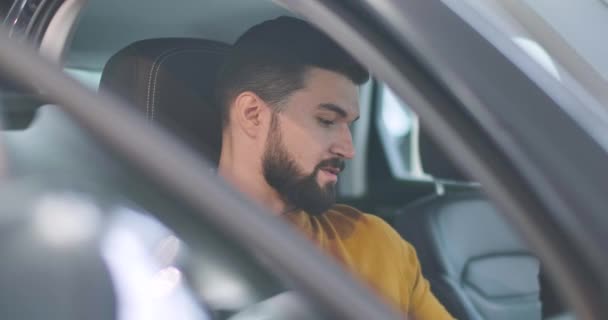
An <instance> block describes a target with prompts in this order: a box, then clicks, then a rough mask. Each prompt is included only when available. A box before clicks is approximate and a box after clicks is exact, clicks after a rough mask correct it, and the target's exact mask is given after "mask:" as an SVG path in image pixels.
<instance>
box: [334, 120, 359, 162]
mask: <svg viewBox="0 0 608 320" xmlns="http://www.w3.org/2000/svg"><path fill="white" fill-rule="evenodd" d="M331 152H332V153H333V154H335V155H337V156H338V157H340V158H344V159H352V158H353V157H354V156H355V147H354V146H353V136H352V134H351V132H350V128H349V127H348V126H346V128H345V130H342V131H341V132H340V136H339V137H338V140H337V141H336V142H335V143H334V144H333V146H332V150H331Z"/></svg>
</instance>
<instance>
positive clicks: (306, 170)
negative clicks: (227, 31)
mask: <svg viewBox="0 0 608 320" xmlns="http://www.w3.org/2000/svg"><path fill="white" fill-rule="evenodd" d="M367 78H368V74H367V72H366V71H365V69H363V68H362V67H361V66H360V65H359V64H358V63H357V62H355V61H354V60H353V59H352V57H350V56H349V55H348V54H347V53H346V52H344V51H343V50H342V49H340V48H339V47H338V46H336V44H335V43H333V42H332V41H331V40H330V39H329V38H327V37H326V36H324V35H323V34H322V33H320V32H319V31H317V30H316V29H314V28H313V27H311V26H310V25H309V24H307V23H306V22H303V21H300V20H297V19H294V18H287V17H281V18H278V19H275V20H271V21H267V22H264V23H262V24H260V25H257V26H255V27H253V28H251V29H250V30H248V31H247V32H246V33H245V34H244V35H242V36H241V37H240V38H239V39H238V40H237V42H236V43H235V45H234V47H233V49H232V52H231V53H230V54H229V56H228V57H227V59H226V62H225V63H224V65H223V66H222V68H221V71H220V75H219V80H218V94H219V99H218V100H219V103H220V104H221V105H222V107H223V108H224V109H223V111H224V115H223V121H224V126H223V141H222V151H221V156H220V163H219V172H220V174H221V175H222V176H223V177H225V178H226V179H227V180H229V181H230V182H232V183H233V184H234V185H235V186H236V187H237V188H238V189H240V190H241V191H242V192H244V193H245V194H247V195H249V196H250V197H252V198H253V199H254V200H257V201H258V202H260V203H261V204H263V205H265V206H267V207H268V208H270V209H271V210H272V212H274V213H275V214H277V215H278V216H281V217H283V218H285V219H287V220H289V221H290V222H291V223H293V224H294V225H295V226H297V227H298V229H300V230H301V231H302V232H304V234H305V235H307V236H308V237H309V238H310V239H311V240H313V241H314V242H315V243H316V244H317V245H318V246H319V247H320V248H321V249H323V250H324V251H326V252H328V253H329V254H330V255H332V256H333V257H335V258H336V259H338V260H339V261H340V262H342V263H343V265H344V266H345V267H346V268H347V269H349V270H351V271H352V272H353V273H354V274H355V275H358V276H360V277H361V278H362V279H364V280H365V281H366V283H368V284H369V285H370V286H371V287H372V288H373V289H374V290H376V291H377V292H378V293H379V294H380V295H381V296H382V297H384V298H385V299H386V300H387V301H388V302H389V303H391V304H392V305H393V306H395V307H397V308H399V309H400V310H401V311H403V312H404V313H407V314H410V315H412V316H413V317H414V318H415V319H418V320H425V319H428V320H441V319H452V318H451V316H450V315H449V314H448V313H447V312H446V310H445V309H444V308H443V306H442V305H441V304H440V303H439V302H438V301H437V299H436V298H435V297H434V296H433V294H432V293H431V291H430V287H429V284H428V282H427V280H426V279H424V278H423V277H422V274H421V272H420V264H419V261H418V258H417V256H416V252H415V250H414V248H413V247H412V246H411V245H410V244H409V243H407V242H405V241H404V240H402V239H401V237H400V236H399V235H398V234H397V233H396V232H395V231H394V230H393V229H392V228H391V227H390V226H389V225H387V224H386V223H385V222H383V221H382V220H381V219H379V218H377V217H375V216H372V215H368V214H364V213H361V212H360V211H358V210H357V209H354V208H351V207H348V206H345V205H335V204H334V202H335V197H336V195H335V194H336V190H335V189H336V182H337V180H338V175H339V173H340V171H342V170H343V169H344V160H346V159H351V158H352V157H353V156H354V154H355V150H354V148H353V144H352V137H351V133H350V129H349V126H350V124H351V123H352V122H353V121H355V120H357V118H358V117H359V103H358V85H360V84H362V83H363V82H365V81H366V80H367Z"/></svg>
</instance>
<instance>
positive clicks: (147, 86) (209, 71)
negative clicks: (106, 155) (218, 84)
mask: <svg viewBox="0 0 608 320" xmlns="http://www.w3.org/2000/svg"><path fill="white" fill-rule="evenodd" d="M228 49H229V45H227V44H224V43H221V42H217V41H211V40H203V39H190V38H162V39H148V40H142V41H138V42H135V43H133V44H131V45H129V46H127V47H126V48H124V49H122V50H120V51H119V52H118V53H116V54H115V55H114V56H112V57H111V58H110V60H109V61H108V63H107V64H106V66H105V68H104V70H103V73H102V77H101V83H100V90H107V91H110V92H112V93H113V94H115V95H118V96H120V97H121V98H123V99H125V100H126V101H127V102H129V103H131V104H132V105H133V106H135V107H137V108H139V109H140V110H141V111H142V112H143V113H144V114H145V116H146V118H147V119H149V120H150V121H154V122H157V123H159V124H161V125H162V126H165V127H166V128H168V129H169V130H171V131H173V133H175V134H177V135H178V136H179V137H180V138H182V139H183V140H185V141H186V142H187V143H189V145H190V146H192V147H193V148H195V149H196V150H197V151H199V152H200V153H201V154H202V155H205V156H206V157H207V158H208V160H210V161H211V162H212V163H213V164H217V163H218V161H219V154H220V148H221V134H222V127H221V110H220V108H219V107H218V106H216V105H215V103H214V100H215V99H214V89H215V86H214V84H215V81H216V76H217V72H218V69H219V66H220V65H221V62H222V59H223V57H224V56H225V53H226V52H227V51H228Z"/></svg>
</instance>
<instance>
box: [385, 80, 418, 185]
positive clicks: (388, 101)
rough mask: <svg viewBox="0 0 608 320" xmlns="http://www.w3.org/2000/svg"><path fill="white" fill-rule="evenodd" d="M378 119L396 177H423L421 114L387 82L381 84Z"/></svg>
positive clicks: (389, 162) (392, 171) (392, 170)
mask: <svg viewBox="0 0 608 320" xmlns="http://www.w3.org/2000/svg"><path fill="white" fill-rule="evenodd" d="M377 106H378V108H377V109H376V112H377V113H376V120H377V123H376V125H377V127H378V133H379V134H380V140H381V142H382V146H383V148H384V151H385V153H386V156H387V159H388V164H389V167H390V170H391V173H392V174H393V176H395V177H397V178H402V179H407V178H423V177H425V175H424V174H423V173H422V168H421V165H420V155H419V151H418V130H419V123H418V116H417V115H416V114H415V113H414V112H413V111H412V110H411V109H410V108H409V107H408V106H407V105H406V104H405V103H404V102H403V101H401V99H399V98H398V97H397V96H396V95H395V94H394V93H393V91H392V90H391V89H390V88H389V87H387V86H386V85H379V91H378V99H377Z"/></svg>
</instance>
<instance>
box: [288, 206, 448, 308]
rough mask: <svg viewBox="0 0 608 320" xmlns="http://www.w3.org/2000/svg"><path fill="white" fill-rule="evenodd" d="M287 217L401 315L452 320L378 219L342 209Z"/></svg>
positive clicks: (404, 246) (406, 249)
mask: <svg viewBox="0 0 608 320" xmlns="http://www.w3.org/2000/svg"><path fill="white" fill-rule="evenodd" d="M286 217H287V218H288V220H289V221H291V222H292V223H293V224H294V225H295V226H296V227H297V228H298V229H300V230H302V231H303V232H304V234H305V235H306V236H308V237H309V238H310V239H311V240H313V241H314V242H315V243H316V244H318V245H319V246H320V247H321V249H322V250H323V251H325V252H327V253H329V254H330V255H332V256H333V257H335V258H337V259H338V260H339V261H340V262H341V263H342V264H343V265H344V266H346V268H347V269H348V270H350V271H351V272H353V273H354V274H355V275H358V276H359V277H361V278H362V279H363V280H365V282H366V283H367V284H369V285H370V286H371V287H372V288H373V289H374V290H376V291H377V292H378V293H379V294H380V296H382V297H384V298H385V299H386V301H387V302H388V303H389V304H391V305H393V306H395V307H396V308H398V309H399V310H401V311H402V312H403V313H404V314H407V315H409V316H410V317H412V318H413V319H416V320H443V319H453V318H452V317H451V316H450V314H449V313H448V312H447V311H446V310H445V308H444V307H443V306H442V305H441V303H440V302H439V301H438V300H437V299H436V298H435V296H434V295H433V293H431V288H430V285H429V282H428V281H427V280H426V279H425V278H424V277H423V276H422V274H421V272H420V262H419V261H418V257H417V256H416V251H415V250H414V247H412V245H411V244H409V243H408V242H406V241H404V240H403V239H402V238H401V237H400V236H399V234H398V233H397V232H396V231H395V230H394V229H393V228H392V227H391V226H389V225H388V224H387V223H385V222H384V221H383V220H382V219H380V218H378V217H375V216H373V215H369V214H364V213H362V212H360V211H358V210H357V209H355V208H352V207H349V206H346V205H335V206H334V207H332V208H331V209H330V210H329V211H327V212H326V213H324V214H323V215H321V216H311V215H309V214H307V213H306V212H303V211H300V212H295V213H290V214H287V215H286Z"/></svg>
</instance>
